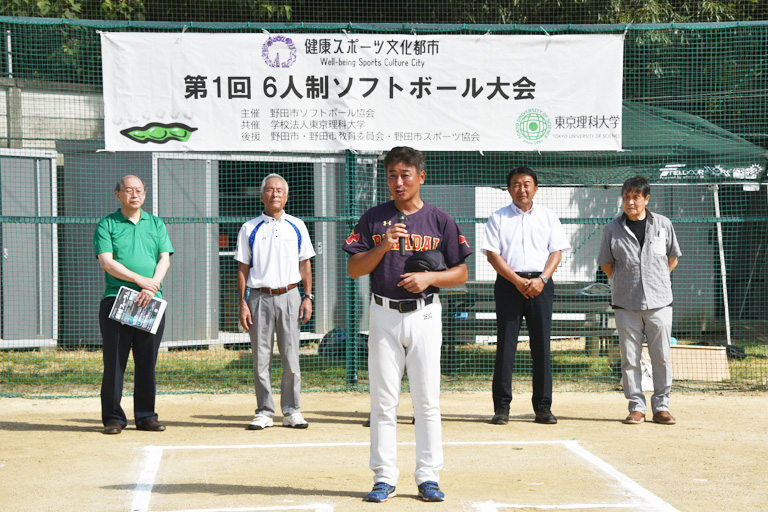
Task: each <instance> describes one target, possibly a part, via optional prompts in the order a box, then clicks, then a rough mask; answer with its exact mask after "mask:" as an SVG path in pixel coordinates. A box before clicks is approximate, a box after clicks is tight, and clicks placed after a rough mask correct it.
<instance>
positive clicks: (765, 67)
mask: <svg viewBox="0 0 768 512" xmlns="http://www.w3.org/2000/svg"><path fill="white" fill-rule="evenodd" d="M297 12H298V11H296V10H295V9H294V18H293V19H294V20H295V19H296V15H297ZM380 14H382V16H384V14H385V13H380ZM318 19H319V18H318ZM380 19H382V20H387V21H390V20H389V18H386V17H382V18H380ZM434 19H438V20H439V19H440V18H439V17H435V18H434ZM263 31H267V32H269V33H270V34H282V35H293V34H323V35H324V37H327V38H330V39H333V38H344V37H349V36H350V35H365V34H369V35H370V34H375V35H380V36H382V38H385V37H386V36H388V35H403V34H406V35H411V34H416V35H417V36H433V35H435V34H439V35H441V37H452V36H460V35H474V36H478V37H481V36H483V35H487V37H497V38H505V37H511V36H527V35H534V34H535V35H539V36H540V35H546V36H549V37H558V36H560V35H567V34H618V35H623V36H624V49H623V85H622V117H623V122H622V151H597V150H596V151H542V152H539V151H535V150H528V151H426V156H427V179H426V183H425V185H424V186H423V188H422V196H423V197H424V199H425V200H427V201H428V202H430V203H432V204H434V205H436V206H437V207H439V208H441V209H443V210H445V211H446V212H448V213H449V214H451V215H452V216H453V217H454V218H455V219H456V221H457V222H458V224H459V226H460V228H461V229H462V231H463V233H464V235H465V236H466V238H467V241H468V243H469V245H470V247H471V248H472V250H473V252H474V253H473V255H472V256H471V257H470V258H469V259H468V260H467V264H468V268H469V281H468V282H467V283H466V285H464V286H461V287H457V288H455V289H449V290H443V291H442V293H441V299H442V304H443V348H442V350H443V357H442V373H443V381H442V382H443V389H451V390H463V389H490V382H491V377H492V373H493V366H494V357H495V342H496V333H495V314H494V301H493V281H494V279H495V272H494V271H493V269H492V268H491V267H490V266H489V265H488V263H487V261H486V260H485V257H484V256H483V255H482V253H481V252H480V250H479V247H480V243H481V241H482V236H483V228H484V225H485V222H486V220H487V218H488V215H489V214H490V213H491V212H493V211H494V210H496V209H498V208H501V207H503V206H505V205H506V204H509V196H508V195H507V193H506V188H505V182H504V181H505V177H506V174H507V172H508V171H509V170H510V169H511V168H513V167H516V166H518V165H527V166H529V167H531V168H533V169H534V170H536V171H537V172H538V175H539V180H540V188H539V192H538V195H537V197H536V201H541V202H542V203H543V204H545V205H547V206H548V207H549V208H551V209H553V210H554V211H555V212H556V213H557V214H558V216H559V217H560V220H561V222H562V224H563V225H564V227H565V229H566V233H567V235H568V236H569V239H570V241H571V245H572V249H571V250H570V251H568V252H566V253H565V254H564V257H563V261H562V263H561V264H560V267H559V268H558V270H557V272H556V273H555V274H554V281H555V283H556V284H555V287H556V297H555V312H554V316H553V338H552V366H553V374H554V379H555V389H556V390H561V391H567V390H571V391H573V390H579V391H581V390H611V389H615V388H616V387H617V386H618V383H619V376H620V367H619V358H618V345H617V335H616V329H615V322H614V319H613V313H612V309H611V306H610V286H609V283H608V281H607V280H606V278H605V276H604V275H603V274H602V272H601V271H600V269H599V267H598V265H597V263H596V257H597V252H598V247H599V244H600V239H601V233H602V229H603V227H604V226H605V224H606V223H608V222H609V221H610V220H611V219H612V218H614V217H615V216H616V215H618V214H619V213H620V212H621V202H620V186H621V184H622V183H623V181H624V180H626V179H627V178H629V177H631V176H634V175H642V176H645V177H647V178H648V179H649V180H650V182H651V188H652V192H651V202H650V204H649V208H650V209H651V210H652V211H657V212H659V213H662V214H663V215H665V216H667V217H669V218H670V219H671V221H672V223H673V224H674V226H675V228H676V231H677V235H678V238H679V241H680V246H681V250H682V252H683V256H682V257H681V258H680V264H679V267H678V268H677V269H676V270H675V271H674V272H673V274H672V283H673V291H674V314H675V317H674V327H673V336H674V339H673V340H672V343H674V345H673V348H672V358H673V361H672V362H673V370H674V375H675V384H674V386H675V388H676V389H678V390H680V389H683V390H685V389H696V390H699V389H765V388H766V385H767V384H768V314H767V313H766V311H767V310H768V270H766V266H765V265H764V263H763V262H764V261H765V260H766V255H767V254H768V178H767V176H766V167H767V166H768V152H767V151H766V144H768V54H766V50H765V49H766V48H768V22H742V23H735V22H733V23H710V24H706V23H700V24H656V25H543V26H541V25H499V24H493V25H491V24H488V25H483V24H448V23H442V24H401V23H397V24H395V23H391V24H390V23H379V24H354V23H343V24H337V23H330V22H322V21H321V22H314V23H309V22H295V21H292V22H288V21H285V22H263V23H262V22H259V23H234V22H232V23H213V22H210V23H203V22H194V23H193V22H171V21H169V22H137V21H132V22H118V21H112V22H110V21H72V20H62V19H42V18H15V17H1V18H0V36H1V37H0V172H1V174H0V244H1V245H2V255H0V256H1V257H0V283H1V285H0V290H1V291H0V394H1V395H4V396H77V395H94V394H97V393H98V389H99V384H100V380H101V372H102V360H101V336H100V333H99V326H98V306H99V300H100V297H101V294H102V293H103V290H104V272H103V271H102V270H101V269H100V268H99V265H98V262H97V260H96V258H95V255H94V253H93V243H92V240H93V233H94V229H95V225H96V223H97V222H98V220H99V219H100V218H102V217H103V216H105V215H107V214H109V213H111V212H113V211H114V210H115V209H116V208H117V207H118V203H117V202H116V200H115V198H114V194H113V192H112V191H113V189H114V186H115V182H116V181H117V180H118V179H119V178H120V177H121V176H123V175H125V174H135V175H138V176H139V177H141V178H142V179H143V181H144V182H145V184H146V186H147V189H148V190H147V200H146V203H145V209H146V210H147V211H149V212H152V213H155V214H157V215H158V216H160V217H161V218H162V219H163V220H164V221H165V223H166V225H167V226H168V231H169V234H170V237H171V240H172V242H173V245H174V247H175V250H176V252H175V254H174V255H173V256H172V258H171V261H172V262H171V268H170V270H169V272H168V276H167V278H166V281H165V284H164V297H165V298H166V299H167V300H168V310H167V315H168V316H167V325H166V330H165V335H164V338H163V339H164V341H163V345H162V349H161V354H160V357H159V361H158V366H157V379H158V389H159V390H160V391H162V392H166V393H182V392H243V391H250V390H252V379H253V374H252V361H251V347H250V343H249V340H248V335H247V334H246V333H244V332H243V331H242V329H241V328H240V327H239V325H238V302H237V291H236V268H237V267H236V262H235V260H234V259H233V257H234V250H235V243H236V239H237V232H238V229H239V227H240V226H241V225H242V224H243V223H244V222H246V221H247V220H249V219H251V218H253V217H255V216H257V215H259V214H260V213H261V202H260V199H259V185H260V183H261V180H262V179H263V178H264V177H265V176H266V175H267V174H269V173H278V174H280V175H282V176H283V177H285V178H286V180H287V181H288V183H289V185H290V198H289V201H288V203H287V206H286V211H287V212H288V213H290V214H292V215H294V216H297V217H299V218H301V219H302V220H304V222H305V223H306V224H307V226H308V229H309V232H310V236H311V238H312V242H313V244H314V247H315V250H316V252H317V255H316V256H315V258H313V260H312V263H313V274H314V283H315V284H314V290H313V291H314V294H315V297H316V300H315V306H314V314H313V317H312V319H311V320H310V322H308V323H307V324H306V325H304V326H303V327H302V335H301V349H300V351H301V356H300V357H301V370H302V388H303V389H304V390H340V391H343V390H364V389H366V388H367V373H368V370H367V363H366V357H367V347H366V338H367V329H368V325H367V315H368V313H367V311H368V304H369V301H370V292H369V285H368V280H367V278H361V279H358V280H355V281H353V280H351V279H350V278H349V277H348V276H347V275H346V259H347V256H346V254H345V253H343V251H342V250H341V245H342V243H343V242H344V241H345V239H346V238H347V236H349V233H350V232H351V230H352V227H353V226H354V224H355V222H356V221H357V219H358V218H359V217H360V215H361V214H362V213H363V212H364V211H365V210H367V209H368V208H370V207H371V206H373V205H375V204H379V203H381V202H383V201H386V200H388V195H389V192H388V189H387V184H386V180H385V178H384V169H383V168H382V159H383V153H382V152H380V151H370V152H361V151H358V152H354V151H349V150H342V151H315V150H312V151H301V150H298V151H293V150H292V151H290V152H289V151H283V152H280V151H253V152H241V151H225V152H218V151H211V152H198V151H190V152H178V151H164V150H163V146H160V145H156V146H154V147H147V148H146V150H145V151H130V152H128V151H109V152H107V151H103V150H104V149H105V128H104V117H105V114H104V102H103V98H102V60H101V59H102V53H101V40H100V32H110V33H173V34H179V35H181V34H184V33H186V34H192V33H204V34H228V33H237V34H261V33H263ZM563 79H564V80H567V77H563ZM264 122H266V121H264ZM422 142H423V141H422V140H419V138H418V137H411V138H406V139H404V140H400V141H397V143H395V144H392V145H408V146H413V147H415V148H417V149H418V148H419V147H420V143H422ZM526 336H527V332H526V330H525V328H523V329H522V331H521V342H520V348H519V350H518V358H517V362H516V372H515V379H516V380H515V382H514V386H515V390H517V391H519V390H527V389H529V386H530V377H531V360H530V351H529V350H528V347H527V341H526V340H527V337H526ZM273 365H274V367H273V379H274V383H275V384H277V383H279V381H280V374H281V370H280V359H279V357H277V355H275V357H274V362H273ZM126 378H127V379H130V378H132V372H131V371H130V370H129V371H128V372H127V374H126ZM128 388H129V389H130V384H129V385H128Z"/></svg>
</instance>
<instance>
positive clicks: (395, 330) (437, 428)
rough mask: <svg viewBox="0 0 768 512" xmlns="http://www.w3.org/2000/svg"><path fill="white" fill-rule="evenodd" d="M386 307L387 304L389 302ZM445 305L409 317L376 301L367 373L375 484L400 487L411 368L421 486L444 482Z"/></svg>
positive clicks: (427, 307) (436, 297)
mask: <svg viewBox="0 0 768 512" xmlns="http://www.w3.org/2000/svg"><path fill="white" fill-rule="evenodd" d="M385 305H386V304H385ZM441 312H442V307H441V306H440V300H439V297H438V296H437V295H435V298H434V302H433V303H432V304H430V305H428V306H424V307H423V308H421V309H419V310H417V311H412V312H409V313H400V312H399V311H397V310H394V309H389V308H386V307H384V306H379V305H378V304H376V303H375V302H374V301H373V300H371V310H370V334H369V337H368V375H369V381H370V388H371V458H370V467H371V469H372V470H373V472H374V477H373V480H374V482H386V483H388V484H389V485H397V480H398V477H399V476H400V472H399V470H398V468H397V406H398V405H399V403H400V389H401V381H402V379H403V372H404V371H405V370H406V369H407V370H408V381H409V383H410V389H411V402H412V403H413V414H414V418H415V429H416V472H415V473H414V476H415V479H416V485H419V484H421V483H423V482H426V481H428V480H431V481H433V482H437V481H439V471H440V469H442V467H443V440H442V426H441V419H440V345H441V344H442V320H441V318H440V314H441Z"/></svg>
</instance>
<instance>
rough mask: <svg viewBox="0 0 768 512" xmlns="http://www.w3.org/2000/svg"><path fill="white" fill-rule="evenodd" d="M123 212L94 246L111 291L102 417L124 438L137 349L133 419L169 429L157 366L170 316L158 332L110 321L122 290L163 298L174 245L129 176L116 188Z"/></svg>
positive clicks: (143, 300)
mask: <svg viewBox="0 0 768 512" xmlns="http://www.w3.org/2000/svg"><path fill="white" fill-rule="evenodd" d="M115 197H117V200H118V201H120V208H119V209H118V210H117V211H116V212H115V213H113V214H111V215H108V216H107V217H104V218H103V219H101V221H99V223H98V225H97V226H96V233H95V234H94V237H93V247H94V250H95V252H96V257H97V258H98V259H99V264H100V265H101V268H102V269H104V271H105V272H106V275H105V281H106V289H105V290H104V295H103V296H102V299H101V305H100V307H99V326H100V327H101V336H102V338H103V344H102V345H103V352H104V376H103V379H102V382H101V419H102V422H103V423H104V433H105V434H119V433H120V432H122V430H123V429H124V428H125V427H126V426H127V425H128V420H127V418H126V416H125V412H123V409H122V407H121V406H120V400H121V398H122V394H123V375H124V374H125V368H126V366H127V364H128V356H129V354H130V352H131V350H133V361H134V365H135V378H134V392H133V415H134V419H135V423H136V428H137V429H138V430H148V431H153V432H159V431H162V430H165V426H164V425H162V424H161V423H160V422H159V421H158V419H157V413H155V363H156V362H157V353H158V351H159V349H160V341H161V340H162V337H163V329H164V327H165V317H163V319H162V320H161V323H160V326H159V328H158V329H157V334H151V333H148V332H145V331H142V330H140V329H136V328H135V327H131V326H127V325H123V324H121V323H120V322H117V321H115V320H112V319H110V318H109V312H110V310H111V309H112V305H113V304H114V302H115V297H116V296H117V292H118V290H119V289H120V287H121V286H126V287H128V288H132V289H134V290H137V291H138V292H139V297H138V299H137V301H136V302H137V304H138V305H139V306H145V305H147V304H148V303H149V301H150V300H151V299H152V297H162V295H163V293H162V289H163V287H162V282H163V279H164V278H165V273H166V272H167V271H168V267H169V266H170V264H171V254H173V245H171V240H170V238H168V231H167V230H166V228H165V223H163V221H162V220H161V219H159V218H158V217H155V216H153V215H150V214H149V213H147V212H145V211H143V210H142V209H141V207H142V205H143V204H144V199H145V198H146V189H145V187H144V182H142V181H141V179H139V178H138V177H136V176H132V175H128V176H124V177H123V178H122V179H121V180H120V181H118V182H117V185H116V186H115Z"/></svg>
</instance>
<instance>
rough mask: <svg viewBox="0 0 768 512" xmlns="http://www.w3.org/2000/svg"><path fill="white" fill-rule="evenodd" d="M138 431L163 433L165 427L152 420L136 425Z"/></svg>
mask: <svg viewBox="0 0 768 512" xmlns="http://www.w3.org/2000/svg"><path fill="white" fill-rule="evenodd" d="M136 430H146V431H148V432H162V431H163V430H165V425H163V424H162V423H160V422H159V421H157V420H155V419H152V420H147V421H145V422H142V423H139V424H137V425H136Z"/></svg>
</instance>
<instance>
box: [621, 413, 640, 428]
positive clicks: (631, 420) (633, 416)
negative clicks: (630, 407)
mask: <svg viewBox="0 0 768 512" xmlns="http://www.w3.org/2000/svg"><path fill="white" fill-rule="evenodd" d="M644 421H645V414H644V413H642V412H640V411H632V412H631V413H629V416H627V417H626V418H624V422H623V423H625V424H627V425H638V424H640V423H642V422H644Z"/></svg>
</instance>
